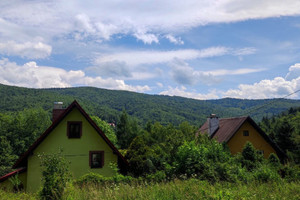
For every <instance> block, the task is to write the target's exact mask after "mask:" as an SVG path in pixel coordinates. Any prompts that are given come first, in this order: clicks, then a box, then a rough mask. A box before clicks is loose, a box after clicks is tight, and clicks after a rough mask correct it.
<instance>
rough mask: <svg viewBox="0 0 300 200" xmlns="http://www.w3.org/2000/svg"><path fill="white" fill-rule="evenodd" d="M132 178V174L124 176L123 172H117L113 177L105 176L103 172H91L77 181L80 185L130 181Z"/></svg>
mask: <svg viewBox="0 0 300 200" xmlns="http://www.w3.org/2000/svg"><path fill="white" fill-rule="evenodd" d="M132 180H133V178H132V177H131V176H124V175H122V174H116V175H115V176H113V177H104V176H102V175H101V174H97V173H93V172H90V173H88V174H85V175H83V176H82V177H80V178H79V179H78V180H77V181H75V183H76V184H79V185H87V184H111V183H130V182H131V181H132Z"/></svg>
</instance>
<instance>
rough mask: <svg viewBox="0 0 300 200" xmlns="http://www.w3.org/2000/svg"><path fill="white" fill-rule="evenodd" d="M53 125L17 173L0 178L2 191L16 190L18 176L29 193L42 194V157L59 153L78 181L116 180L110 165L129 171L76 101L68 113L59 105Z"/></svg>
mask: <svg viewBox="0 0 300 200" xmlns="http://www.w3.org/2000/svg"><path fill="white" fill-rule="evenodd" d="M52 121H53V122H52V125H51V126H50V127H49V128H48V129H47V130H46V131H45V132H44V133H43V134H42V135H41V136H40V137H39V138H38V139H37V140H36V141H35V142H34V143H33V144H32V145H31V146H30V147H29V149H28V150H27V151H26V152H25V153H24V154H23V155H21V156H20V158H19V159H18V160H17V161H16V163H15V164H14V166H13V168H14V169H16V170H15V171H13V172H11V173H9V174H6V175H5V176H3V177H1V178H0V187H1V188H4V189H5V188H6V189H8V188H12V187H13V186H12V184H11V182H10V181H9V178H10V177H12V176H14V175H16V174H18V178H19V179H20V180H21V182H22V185H23V188H24V189H25V190H26V191H27V192H36V191H38V190H39V189H40V187H41V184H42V183H41V177H42V175H41V172H42V169H41V166H40V159H39V158H38V155H42V154H46V155H47V154H51V153H57V152H58V150H59V149H62V150H63V152H62V154H63V155H64V156H65V158H66V159H67V160H68V161H69V162H70V171H71V173H72V175H73V177H74V178H75V179H76V178H79V177H81V176H82V175H84V174H87V173H89V172H94V173H99V174H101V175H103V176H113V175H114V173H115V172H114V171H113V169H111V168H110V166H109V164H110V163H117V164H118V166H119V169H120V170H121V171H123V172H124V171H126V169H127V167H128V163H127V161H126V160H125V159H124V157H123V156H122V155H121V153H120V152H119V151H118V150H117V149H116V147H115V146H114V145H113V144H112V143H111V142H110V140H109V139H108V138H107V137H106V136H105V134H104V133H103V131H101V129H100V128H99V127H98V126H97V125H96V124H95V123H94V122H93V120H92V119H91V118H90V117H89V116H88V114H87V113H86V112H85V111H84V110H83V109H82V107H81V106H80V105H79V104H78V103H77V102H76V101H74V102H73V103H72V104H71V105H70V106H69V107H68V108H66V109H63V108H62V104H60V103H59V102H58V103H57V104H55V105H54V109H53V120H52Z"/></svg>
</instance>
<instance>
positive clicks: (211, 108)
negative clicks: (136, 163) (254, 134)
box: [0, 84, 300, 126]
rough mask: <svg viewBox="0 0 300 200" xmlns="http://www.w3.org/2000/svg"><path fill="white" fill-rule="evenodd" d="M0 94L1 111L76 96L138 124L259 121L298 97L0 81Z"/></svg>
mask: <svg viewBox="0 0 300 200" xmlns="http://www.w3.org/2000/svg"><path fill="white" fill-rule="evenodd" d="M0 96H1V98H0V112H2V113H5V112H15V111H21V110H23V109H25V108H42V109H44V110H46V111H48V112H49V113H50V111H51V110H52V106H53V102H55V101H62V102H64V104H65V106H67V105H69V104H70V103H71V102H72V101H73V100H75V99H76V100H77V101H78V102H79V103H80V104H81V105H82V106H83V108H84V109H85V110H86V111H87V112H88V113H89V114H90V115H95V116H98V117H100V118H102V119H103V120H106V121H109V122H116V121H117V118H118V116H119V114H120V112H121V111H122V110H126V111H127V113H128V114H129V115H131V116H132V117H135V118H136V119H137V120H138V122H139V123H141V124H145V123H146V122H147V121H152V122H155V121H159V122H160V123H161V124H168V123H172V124H174V125H178V124H180V123H181V122H183V121H188V122H189V123H191V124H194V125H196V126H200V125H201V124H202V123H203V122H204V121H205V119H206V117H207V116H209V115H210V114H211V113H215V114H217V115H218V116H219V117H233V116H242V115H250V116H251V117H252V118H253V119H254V120H256V121H260V120H261V119H262V117H263V116H269V117H270V116H273V115H274V114H279V113H281V112H283V111H285V110H287V109H289V108H290V107H298V106H300V100H290V99H265V100H242V99H232V98H225V99H218V100H195V99H188V98H183V97H170V96H162V95H148V94H141V93H135V92H128V91H116V90H106V89H99V88H93V87H76V88H60V89H29V88H22V87H14V86H6V85H1V84H0Z"/></svg>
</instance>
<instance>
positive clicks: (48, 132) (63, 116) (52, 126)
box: [13, 100, 128, 168]
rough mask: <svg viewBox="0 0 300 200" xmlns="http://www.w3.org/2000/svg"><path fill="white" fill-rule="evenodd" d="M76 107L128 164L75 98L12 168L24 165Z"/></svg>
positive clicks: (121, 160) (124, 162)
mask: <svg viewBox="0 0 300 200" xmlns="http://www.w3.org/2000/svg"><path fill="white" fill-rule="evenodd" d="M74 108H77V109H78V110H79V111H80V113H81V114H82V115H83V116H84V117H85V119H86V120H87V121H88V122H89V123H90V124H91V126H92V127H93V128H94V129H95V130H96V132H97V133H98V134H99V135H100V136H101V137H102V138H103V140H104V141H105V142H106V143H107V144H108V146H109V147H110V148H111V149H112V150H113V152H114V153H115V154H116V155H117V156H118V158H119V161H120V162H122V163H123V164H125V166H128V162H127V161H126V159H125V158H124V157H123V156H122V154H121V153H120V152H119V151H118V149H117V148H116V147H115V146H114V145H113V144H112V143H111V141H110V140H109V139H108V138H107V137H106V135H105V134H104V133H103V131H102V130H101V129H100V128H99V127H98V126H97V125H96V123H95V122H94V121H93V120H92V119H91V118H90V117H89V115H88V114H87V113H86V112H85V111H84V110H83V108H82V107H81V106H80V105H79V104H78V102H77V101H76V100H75V101H73V102H72V103H71V105H69V106H68V108H66V109H65V111H64V112H63V113H62V114H61V115H60V116H59V117H58V118H57V119H56V120H55V121H53V122H52V125H51V126H50V127H49V128H48V129H47V130H46V131H45V132H44V133H43V134H42V135H41V136H40V137H39V138H38V139H37V140H36V141H35V142H34V143H33V144H32V145H31V146H30V147H29V149H28V150H27V151H26V152H25V153H24V154H22V155H21V156H20V157H19V159H18V160H17V161H16V163H15V164H14V165H13V168H18V167H25V166H26V163H27V158H28V156H29V155H30V154H31V153H32V152H33V151H34V150H35V149H36V148H37V147H38V146H39V144H40V143H41V142H42V141H44V139H45V138H46V137H47V136H48V135H49V134H50V133H51V131H52V130H53V129H54V128H55V127H56V126H57V125H58V124H59V123H60V122H61V121H62V120H63V119H64V118H65V117H66V116H67V115H68V114H69V113H70V112H71V111H72V110H73V109H74Z"/></svg>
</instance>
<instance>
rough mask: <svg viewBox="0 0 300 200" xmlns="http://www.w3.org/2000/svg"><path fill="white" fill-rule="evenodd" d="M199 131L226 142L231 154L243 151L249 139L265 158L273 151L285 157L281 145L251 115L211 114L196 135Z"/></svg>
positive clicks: (280, 156) (281, 157)
mask: <svg viewBox="0 0 300 200" xmlns="http://www.w3.org/2000/svg"><path fill="white" fill-rule="evenodd" d="M199 133H201V134H203V133H206V134H208V135H209V136H210V137H211V138H214V139H216V140H217V141H218V142H220V143H224V142H225V143H226V144H227V145H228V147H229V149H230V152H231V154H236V153H238V152H242V151H243V148H244V146H245V144H246V142H247V141H249V142H251V143H252V144H253V146H254V147H255V148H256V149H257V150H258V151H260V152H261V153H262V154H263V156H264V157H265V158H268V157H269V155H270V154H271V153H276V154H277V156H278V157H279V158H280V159H283V158H284V157H285V155H284V153H283V152H282V151H281V150H280V149H279V147H278V146H277V145H276V144H275V143H274V142H273V141H272V140H271V139H270V138H269V137H268V136H267V135H266V133H264V132H263V131H262V130H261V129H260V128H259V127H258V125H257V124H256V123H255V122H254V121H253V120H252V119H251V117H249V116H246V117H235V118H223V119H222V118H221V119H219V118H218V117H217V116H216V115H211V116H210V117H209V118H208V119H207V121H206V122H205V123H204V124H203V125H202V127H201V128H200V129H199V131H198V132H197V133H196V136H197V135H198V134H199Z"/></svg>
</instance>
